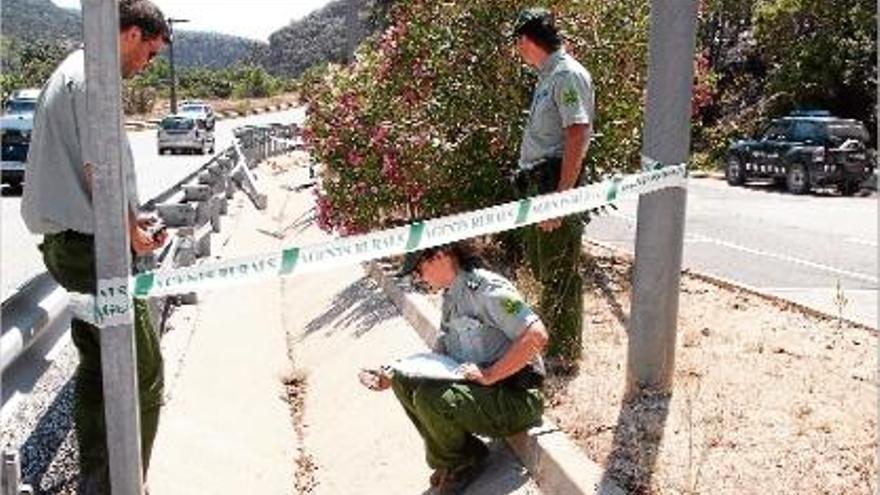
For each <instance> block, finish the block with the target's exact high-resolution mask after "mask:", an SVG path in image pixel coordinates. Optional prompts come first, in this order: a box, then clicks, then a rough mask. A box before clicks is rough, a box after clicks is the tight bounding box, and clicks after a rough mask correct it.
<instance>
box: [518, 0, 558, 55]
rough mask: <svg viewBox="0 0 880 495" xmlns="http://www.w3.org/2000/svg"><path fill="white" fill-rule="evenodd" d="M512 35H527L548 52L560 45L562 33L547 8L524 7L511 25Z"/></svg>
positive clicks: (553, 50)
mask: <svg viewBox="0 0 880 495" xmlns="http://www.w3.org/2000/svg"><path fill="white" fill-rule="evenodd" d="M513 36H514V37H515V38H519V37H520V36H527V37H528V38H529V39H530V40H532V41H534V42H535V44H537V45H538V46H540V47H541V48H543V49H544V51H546V52H548V53H550V52H555V51H556V50H558V49H559V48H560V47H562V34H561V33H560V32H559V29H557V28H556V18H555V17H554V16H553V13H552V12H550V11H549V10H547V9H538V8H532V9H525V10H523V11H522V12H520V13H519V16H518V17H517V19H516V23H515V24H514V27H513Z"/></svg>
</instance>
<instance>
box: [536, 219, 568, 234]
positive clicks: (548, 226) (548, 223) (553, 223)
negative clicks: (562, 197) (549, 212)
mask: <svg viewBox="0 0 880 495" xmlns="http://www.w3.org/2000/svg"><path fill="white" fill-rule="evenodd" d="M560 225H562V219H561V218H551V219H550V220H544V221H543V222H541V223H539V224H538V228H540V229H541V230H543V231H544V232H553V231H554V230H556V229H558V228H559V226H560Z"/></svg>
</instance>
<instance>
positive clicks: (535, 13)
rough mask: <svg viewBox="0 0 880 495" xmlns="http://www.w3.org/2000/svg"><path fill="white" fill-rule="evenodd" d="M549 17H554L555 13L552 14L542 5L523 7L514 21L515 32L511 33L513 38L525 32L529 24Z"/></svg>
mask: <svg viewBox="0 0 880 495" xmlns="http://www.w3.org/2000/svg"><path fill="white" fill-rule="evenodd" d="M547 18H550V19H552V18H553V14H551V13H550V11H549V10H547V9H544V8H540V7H532V8H528V9H523V10H521V11H520V13H519V15H518V16H517V17H516V21H515V22H514V23H513V32H512V33H511V36H512V37H513V38H518V37H519V36H520V35H522V34H523V32H524V31H525V30H526V27H527V26H528V25H529V24H532V23H541V22H543V21H544V20H545V19H547Z"/></svg>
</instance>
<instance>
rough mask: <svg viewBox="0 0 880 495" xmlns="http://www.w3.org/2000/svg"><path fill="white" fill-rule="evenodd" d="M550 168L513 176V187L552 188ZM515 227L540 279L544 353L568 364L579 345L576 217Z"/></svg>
mask: <svg viewBox="0 0 880 495" xmlns="http://www.w3.org/2000/svg"><path fill="white" fill-rule="evenodd" d="M558 166H561V162H560V164H558ZM554 172H555V173H554ZM554 172H549V173H548V174H545V175H541V174H533V175H531V176H527V177H524V178H522V180H518V182H517V184H516V186H517V189H518V192H519V194H520V196H522V197H531V196H536V195H538V194H546V193H549V192H555V190H556V185H557V184H558V183H559V179H558V177H559V175H558V170H556V171H554ZM521 232H522V239H523V244H524V246H525V254H526V260H527V262H528V264H529V268H530V270H531V272H532V275H533V276H534V277H535V279H537V280H538V282H540V283H541V300H540V302H539V313H540V315H541V319H542V320H543V321H544V324H545V325H546V326H547V330H548V332H549V334H550V340H549V342H548V344H547V350H546V354H547V356H548V357H551V358H561V359H562V360H563V361H564V362H566V363H574V362H576V361H577V360H578V359H579V358H580V355H581V350H582V348H583V338H582V333H583V311H584V296H583V288H584V278H583V274H581V268H580V267H581V256H582V250H583V239H582V238H583V235H584V224H583V221H582V216H581V215H569V216H567V217H564V218H562V225H560V226H559V227H558V228H557V229H556V230H553V231H550V232H545V231H543V230H541V228H540V226H538V225H532V226H529V227H525V228H524V229H522V230H521Z"/></svg>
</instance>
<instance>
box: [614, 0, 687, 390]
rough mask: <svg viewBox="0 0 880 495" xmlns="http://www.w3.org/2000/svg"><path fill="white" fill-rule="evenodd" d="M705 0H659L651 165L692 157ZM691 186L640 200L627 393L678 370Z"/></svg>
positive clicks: (650, 100) (647, 144)
mask: <svg viewBox="0 0 880 495" xmlns="http://www.w3.org/2000/svg"><path fill="white" fill-rule="evenodd" d="M696 18H697V0H652V1H651V32H650V45H649V54H648V64H649V65H648V94H647V104H646V109H645V128H644V133H643V134H644V138H643V139H644V144H643V147H642V154H643V168H645V169H648V168H653V167H654V166H655V165H656V164H655V163H654V162H655V161H656V162H659V163H663V164H676V163H681V162H685V161H687V160H688V156H689V155H690V119H691V99H692V94H693V70H694V66H693V64H694V42H695V30H696ZM686 202H687V192H686V190H684V189H678V188H672V189H665V190H662V191H658V192H655V193H653V194H650V195H647V196H643V197H642V198H640V199H639V207H638V225H637V227H636V256H635V268H634V271H633V297H632V308H631V318H630V328H629V343H628V346H629V349H628V351H629V352H628V355H627V393H628V395H632V394H633V393H635V392H637V391H638V390H640V389H642V388H652V389H655V390H667V389H668V388H669V387H671V385H672V378H673V371H674V369H675V337H676V329H677V327H678V295H679V281H680V274H681V259H682V249H683V241H684V224H685V204H686Z"/></svg>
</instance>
